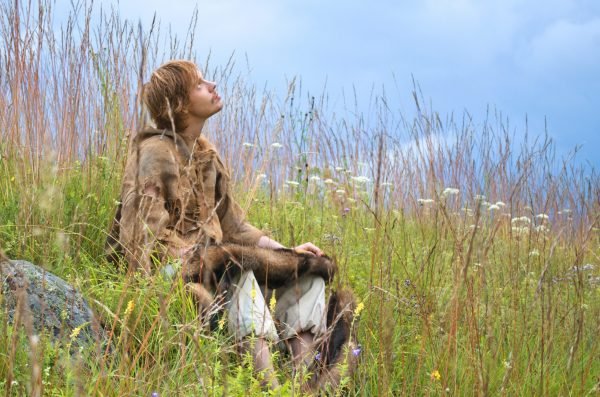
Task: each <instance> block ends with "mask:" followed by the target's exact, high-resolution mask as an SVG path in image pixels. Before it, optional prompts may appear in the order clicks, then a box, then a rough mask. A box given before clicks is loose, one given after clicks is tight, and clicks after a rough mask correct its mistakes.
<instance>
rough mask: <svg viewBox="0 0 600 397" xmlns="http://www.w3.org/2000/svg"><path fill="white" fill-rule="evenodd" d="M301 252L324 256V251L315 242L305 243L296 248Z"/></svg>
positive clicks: (295, 249)
mask: <svg viewBox="0 0 600 397" xmlns="http://www.w3.org/2000/svg"><path fill="white" fill-rule="evenodd" d="M294 251H296V252H297V253H299V254H309V255H315V256H323V251H321V249H320V248H319V247H317V246H316V245H314V244H313V243H304V244H301V245H299V246H297V247H295V248H294Z"/></svg>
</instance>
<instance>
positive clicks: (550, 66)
mask: <svg viewBox="0 0 600 397" xmlns="http://www.w3.org/2000/svg"><path fill="white" fill-rule="evenodd" d="M526 51H527V53H525V54H523V55H524V57H523V59H522V60H521V63H522V65H523V66H524V68H525V69H527V70H529V71H534V72H535V71H546V72H554V73H552V75H554V74H555V73H556V72H567V73H570V74H578V73H582V72H584V73H585V72H593V73H594V74H595V73H597V72H598V64H599V63H600V18H594V19H591V20H589V21H586V22H581V23H576V22H573V21H569V20H565V19H561V20H558V21H556V22H554V23H553V24H551V25H549V26H548V27H546V29H545V30H544V31H543V32H542V33H541V34H539V35H537V36H536V37H534V38H533V39H532V40H531V43H530V45H529V46H528V48H527V50H526Z"/></svg>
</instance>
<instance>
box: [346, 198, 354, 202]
mask: <svg viewBox="0 0 600 397" xmlns="http://www.w3.org/2000/svg"><path fill="white" fill-rule="evenodd" d="M346 200H348V202H349V203H356V200H354V199H353V198H352V197H348V198H347V199H346Z"/></svg>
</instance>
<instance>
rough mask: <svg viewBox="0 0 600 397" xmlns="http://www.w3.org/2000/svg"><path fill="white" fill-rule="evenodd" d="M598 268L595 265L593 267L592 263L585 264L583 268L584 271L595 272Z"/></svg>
mask: <svg viewBox="0 0 600 397" xmlns="http://www.w3.org/2000/svg"><path fill="white" fill-rule="evenodd" d="M595 268H596V267H595V266H594V265H592V264H591V263H588V264H585V265H583V267H582V268H581V269H582V270H583V271H591V270H594V269H595Z"/></svg>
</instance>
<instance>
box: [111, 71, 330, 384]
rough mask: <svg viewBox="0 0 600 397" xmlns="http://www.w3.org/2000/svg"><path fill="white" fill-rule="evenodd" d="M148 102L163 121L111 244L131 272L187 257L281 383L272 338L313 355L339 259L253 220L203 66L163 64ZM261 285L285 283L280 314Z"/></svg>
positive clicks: (210, 303) (134, 176)
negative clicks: (236, 184)
mask: <svg viewBox="0 0 600 397" xmlns="http://www.w3.org/2000/svg"><path fill="white" fill-rule="evenodd" d="M144 102H145V104H146V106H147V108H148V110H149V112H150V115H151V116H152V119H153V120H154V122H155V123H156V127H157V128H156V129H147V130H144V131H141V132H140V133H138V134H137V136H136V137H135V139H134V142H133V149H132V151H131V153H130V155H129V158H128V162H127V165H126V168H125V173H124V178H123V185H122V190H121V205H120V207H119V209H118V211H117V216H116V218H115V221H114V222H113V229H112V231H111V234H110V236H109V245H110V246H111V248H112V249H113V252H119V253H121V254H122V255H123V257H124V258H125V259H126V261H127V262H128V264H129V266H130V269H143V270H144V271H146V272H150V271H151V269H152V263H153V262H152V258H153V257H154V258H158V262H159V263H160V262H161V261H163V260H166V259H167V258H180V259H181V260H182V274H183V277H184V280H185V281H186V282H188V283H189V284H188V286H189V289H190V291H191V292H192V293H193V294H194V296H195V297H196V299H197V301H198V303H199V304H200V305H201V306H202V307H204V310H205V312H207V311H209V310H210V309H211V308H214V307H219V304H221V306H225V307H226V308H227V312H228V327H229V331H230V332H231V334H232V335H234V336H235V338H236V341H238V342H241V344H242V346H243V348H244V349H250V344H249V343H247V339H248V337H249V336H251V335H254V336H255V337H256V339H255V342H254V343H253V347H252V348H251V354H252V356H253V360H254V365H255V369H256V370H258V371H260V372H262V373H263V374H264V376H265V380H266V383H267V384H268V385H269V386H270V387H273V388H274V387H276V386H277V380H276V378H275V375H274V371H273V365H272V362H271V358H270V357H271V356H270V353H269V348H268V343H267V341H268V340H270V341H272V342H275V341H277V340H278V338H279V337H281V338H282V339H284V340H285V341H286V343H287V345H288V346H289V348H290V350H291V353H292V360H293V363H294V365H295V366H299V365H300V364H302V363H306V364H308V362H310V361H311V358H312V357H313V356H314V354H313V352H314V342H315V337H317V336H319V335H323V334H324V332H325V331H326V328H327V324H326V318H325V316H326V308H325V282H326V281H327V282H329V281H330V280H331V278H332V277H333V274H334V272H335V265H334V264H333V263H332V262H331V261H330V260H329V259H328V258H327V257H325V256H324V255H323V252H322V251H321V250H320V249H319V248H318V247H317V246H315V245H314V244H312V243H305V244H302V245H300V246H298V247H295V248H294V249H293V250H286V249H284V247H283V245H282V244H280V243H278V242H277V241H275V240H272V239H270V238H269V237H267V236H266V235H264V233H262V232H261V231H260V230H258V229H257V228H255V227H254V226H252V225H251V224H249V223H248V222H246V221H245V219H244V214H243V211H242V210H241V208H240V206H239V205H238V204H237V203H236V202H235V200H234V199H233V198H232V196H231V190H230V181H229V175H228V173H227V170H226V169H225V167H224V165H223V163H222V162H221V160H220V158H219V155H218V154H217V152H216V150H215V148H214V146H213V145H212V144H211V143H210V142H208V141H207V140H206V139H205V138H204V137H203V136H202V128H203V127H204V124H205V122H206V120H207V119H208V118H209V117H211V116H212V115H214V114H216V113H217V112H219V111H220V110H221V109H222V107H223V103H222V101H221V97H220V96H219V95H218V93H217V90H216V84H215V83H213V82H210V81H207V80H205V79H204V77H203V76H202V73H201V72H200V71H199V70H198V68H197V66H196V65H195V64H194V63H192V62H189V61H171V62H167V63H166V64H164V65H162V66H161V67H159V68H158V69H157V70H156V71H155V72H154V73H153V74H152V76H151V78H150V81H149V82H148V83H147V84H146V85H145V87H144ZM259 283H260V284H262V285H263V286H265V287H269V288H277V287H280V288H278V290H277V293H276V296H277V305H276V307H275V310H274V313H270V312H269V309H268V307H267V305H266V303H265V297H264V296H263V291H266V288H261V285H260V284H259ZM273 317H275V318H276V319H277V321H278V323H279V333H278V332H277V329H276V328H275V322H274V320H273Z"/></svg>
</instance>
